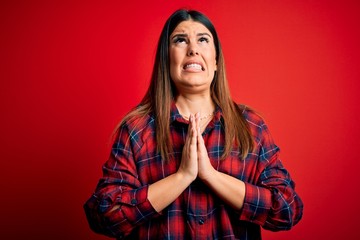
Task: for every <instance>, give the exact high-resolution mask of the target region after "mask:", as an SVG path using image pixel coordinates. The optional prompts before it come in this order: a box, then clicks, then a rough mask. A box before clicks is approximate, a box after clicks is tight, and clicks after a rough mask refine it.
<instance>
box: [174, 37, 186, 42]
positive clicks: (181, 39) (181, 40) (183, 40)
mask: <svg viewBox="0 0 360 240" xmlns="http://www.w3.org/2000/svg"><path fill="white" fill-rule="evenodd" d="M183 42H186V39H185V38H180V37H179V38H175V39H174V43H183Z"/></svg>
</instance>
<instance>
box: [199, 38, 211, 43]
mask: <svg viewBox="0 0 360 240" xmlns="http://www.w3.org/2000/svg"><path fill="white" fill-rule="evenodd" d="M199 42H206V43H208V42H209V39H207V38H206V37H201V38H200V39H199Z"/></svg>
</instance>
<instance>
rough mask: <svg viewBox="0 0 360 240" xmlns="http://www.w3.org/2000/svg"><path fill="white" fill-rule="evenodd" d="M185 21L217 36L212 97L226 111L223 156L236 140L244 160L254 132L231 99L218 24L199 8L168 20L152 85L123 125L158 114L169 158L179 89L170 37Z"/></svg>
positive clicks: (161, 145) (159, 140)
mask: <svg viewBox="0 0 360 240" xmlns="http://www.w3.org/2000/svg"><path fill="white" fill-rule="evenodd" d="M186 20H193V21H197V22H199V23H201V24H203V25H204V26H205V27H206V28H207V29H208V30H209V31H210V32H211V34H212V36H213V38H214V44H215V49H216V61H217V71H216V73H215V76H214V79H213V81H212V83H211V97H212V100H213V101H214V102H215V104H217V105H218V106H219V107H220V108H221V110H222V113H223V120H224V125H225V146H224V152H223V154H222V158H225V157H227V156H228V155H229V154H230V152H231V149H232V146H233V143H234V141H235V143H236V144H237V145H238V146H239V150H240V155H241V158H242V159H244V158H245V157H246V156H247V154H248V153H249V151H251V150H252V148H253V140H252V135H251V132H250V129H249V127H248V124H247V122H246V120H245V118H244V117H243V115H242V111H241V109H240V108H239V107H238V105H237V104H236V103H235V102H234V101H233V100H232V99H231V96H230V90H229V86H228V82H227V79H226V73H225V63H224V57H223V53H222V50H221V46H220V42H219V39H218V36H217V33H216V31H215V27H214V26H213V24H212V23H211V22H210V20H209V19H208V18H207V17H206V16H205V15H204V14H202V13H200V12H198V11H194V10H184V9H180V10H177V11H176V12H174V13H173V14H172V15H171V16H170V17H169V19H168V20H167V21H166V23H165V25H164V27H163V30H162V32H161V35H160V39H159V42H158V46H157V51H156V56H155V62H154V67H153V72H152V76H151V82H150V86H149V88H148V90H147V92H146V94H145V96H144V98H143V99H142V100H141V102H140V104H139V106H137V107H136V108H134V109H133V110H132V111H131V112H130V113H128V114H127V115H126V116H125V117H124V119H123V120H122V121H121V123H120V125H121V124H123V123H124V122H126V121H127V120H128V119H131V118H133V117H144V116H146V115H147V114H153V115H154V116H155V127H156V144H157V148H158V151H159V152H160V154H161V156H162V157H163V158H164V159H169V153H170V152H171V151H172V142H171V139H170V125H169V123H170V108H171V102H172V101H173V98H174V96H175V91H176V89H175V86H174V85H173V83H172V80H171V78H170V64H169V38H170V35H171V33H172V32H173V31H174V29H175V28H176V26H177V25H178V24H179V23H181V22H183V21H186Z"/></svg>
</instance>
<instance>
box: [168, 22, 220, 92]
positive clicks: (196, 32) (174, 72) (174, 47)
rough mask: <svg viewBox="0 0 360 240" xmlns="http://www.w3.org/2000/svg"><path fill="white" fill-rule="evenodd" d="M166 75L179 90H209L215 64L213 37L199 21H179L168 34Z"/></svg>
mask: <svg viewBox="0 0 360 240" xmlns="http://www.w3.org/2000/svg"><path fill="white" fill-rule="evenodd" d="M169 54H170V76H171V79H172V81H173V82H174V84H175V86H176V88H177V90H178V91H179V92H180V93H182V92H183V91H186V92H188V93H195V92H201V91H202V92H203V91H209V90H210V85H211V82H212V80H213V78H214V74H215V71H216V68H217V65H216V50H215V45H214V39H213V36H212V34H211V33H210V31H209V30H208V29H207V28H206V27H205V26H204V25H202V24H201V23H199V22H195V21H192V20H188V21H183V22H181V23H180V24H179V25H178V26H177V27H176V28H175V29H174V31H173V32H172V34H171V35H170V46H169Z"/></svg>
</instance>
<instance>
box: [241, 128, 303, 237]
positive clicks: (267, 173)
mask: <svg viewBox="0 0 360 240" xmlns="http://www.w3.org/2000/svg"><path fill="white" fill-rule="evenodd" d="M258 139H259V141H258V146H257V147H256V148H257V149H258V150H257V154H256V156H257V161H258V163H257V164H256V166H257V169H256V174H255V175H256V178H255V179H256V180H255V184H253V183H248V182H245V199H244V204H243V209H242V211H241V215H240V219H241V220H245V221H250V222H253V223H256V224H259V225H261V226H262V227H263V228H265V229H268V230H272V231H280V230H288V229H290V228H291V227H292V226H294V225H295V224H296V223H298V222H299V220H300V219H301V217H302V211H303V203H302V201H301V199H300V198H299V196H298V195H297V193H296V192H295V183H294V181H293V180H292V179H291V177H290V175H289V173H288V171H287V170H286V169H285V168H284V166H283V164H282V163H281V161H280V159H279V148H278V147H277V146H276V145H275V144H274V142H273V139H272V137H271V135H270V133H269V131H268V128H267V126H266V125H265V124H262V125H261V130H260V132H259V138H258Z"/></svg>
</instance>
